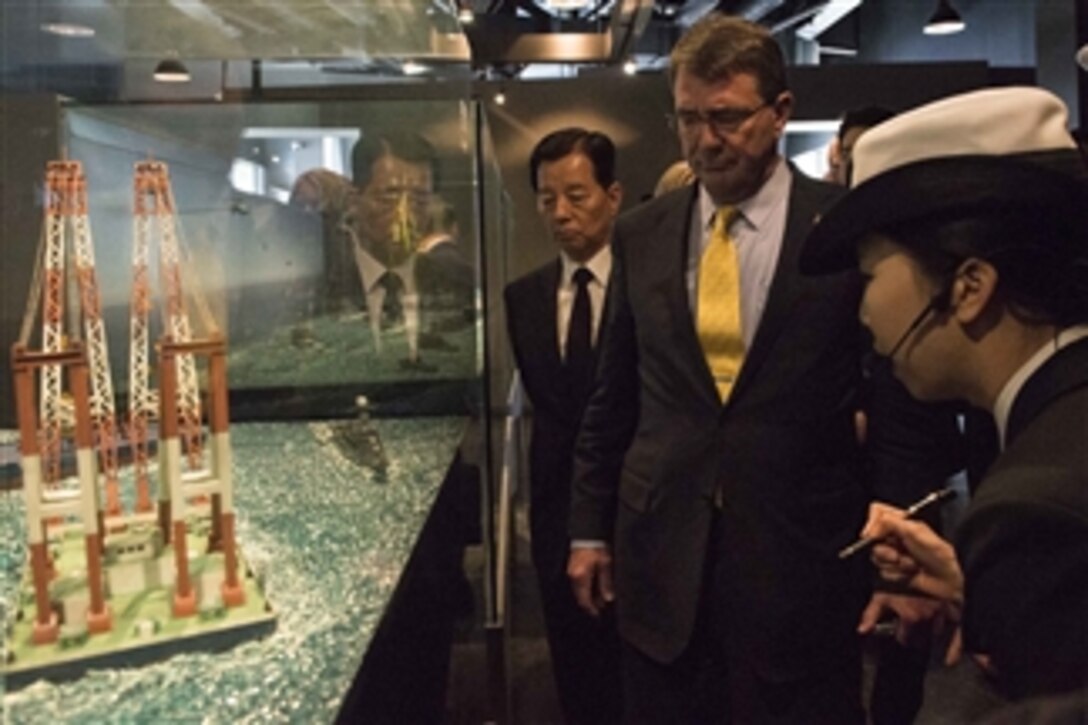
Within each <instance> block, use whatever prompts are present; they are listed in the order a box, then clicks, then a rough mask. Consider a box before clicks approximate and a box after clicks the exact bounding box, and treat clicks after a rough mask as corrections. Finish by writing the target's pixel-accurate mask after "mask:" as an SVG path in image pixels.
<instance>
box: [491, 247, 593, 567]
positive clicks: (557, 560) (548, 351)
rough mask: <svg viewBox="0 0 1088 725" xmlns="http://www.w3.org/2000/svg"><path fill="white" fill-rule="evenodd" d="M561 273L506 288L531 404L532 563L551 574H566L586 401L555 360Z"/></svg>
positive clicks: (546, 269) (553, 265)
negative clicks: (573, 482)
mask: <svg viewBox="0 0 1088 725" xmlns="http://www.w3.org/2000/svg"><path fill="white" fill-rule="evenodd" d="M560 272H561V266H560V263H559V260H555V261H553V262H550V263H548V264H546V265H544V266H542V267H540V268H538V269H536V270H534V271H532V272H530V273H529V274H527V275H525V276H524V277H521V278H519V279H517V280H515V281H514V282H511V283H510V284H509V285H508V286H507V287H506V290H505V301H506V322H507V325H508V327H509V334H510V343H511V345H512V347H513V350H514V359H515V361H516V362H517V366H518V370H519V371H520V373H521V382H522V385H523V386H524V388H525V392H526V393H527V394H528V397H529V401H530V402H531V403H532V405H533V419H532V420H533V422H532V436H531V439H530V444H529V477H530V490H529V493H530V507H529V524H530V527H531V534H532V545H533V561H534V562H535V563H536V566H537V568H538V569H540V568H543V569H545V570H547V571H548V573H550V574H552V575H562V574H563V572H565V571H566V563H567V555H568V553H569V539H568V536H567V520H568V516H569V511H570V484H571V461H572V458H573V455H574V439H575V436H576V434H577V433H578V424H579V422H580V421H581V419H582V412H583V410H584V409H585V405H586V397H587V396H586V395H585V394H584V393H578V392H577V390H576V387H577V386H574V385H570V384H568V383H567V381H566V380H565V377H564V370H563V363H562V360H561V359H560V357H559V341H558V334H557V328H556V317H557V314H558V313H557V302H556V290H557V289H558V286H559V275H560ZM602 319H603V318H602ZM598 349H599V347H598Z"/></svg>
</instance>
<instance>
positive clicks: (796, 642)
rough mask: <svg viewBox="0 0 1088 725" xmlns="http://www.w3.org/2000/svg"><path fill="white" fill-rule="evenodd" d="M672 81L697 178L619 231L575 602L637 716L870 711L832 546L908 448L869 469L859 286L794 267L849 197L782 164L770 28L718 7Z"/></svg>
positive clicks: (852, 718) (588, 448)
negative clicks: (838, 199) (861, 416)
mask: <svg viewBox="0 0 1088 725" xmlns="http://www.w3.org/2000/svg"><path fill="white" fill-rule="evenodd" d="M670 77H671V82H672V91H673V97H674V107H675V122H676V128H677V131H678V133H679V137H680V142H681V146H682V147H683V150H684V154H685V157H686V158H687V159H688V161H689V163H690V164H691V166H692V169H693V170H694V172H695V175H696V177H697V179H698V184H697V185H694V186H692V187H689V188H687V189H681V190H678V191H674V192H671V193H670V194H666V195H664V196H662V197H659V198H657V199H654V200H652V201H649V202H647V203H646V204H643V205H642V206H640V207H638V208H636V209H635V210H633V211H632V212H630V213H628V214H626V215H624V216H622V217H620V219H619V220H618V221H617V224H616V228H615V232H614V236H613V255H614V260H613V261H614V263H613V276H612V282H611V285H610V287H609V303H608V304H609V312H608V321H607V324H606V326H605V337H604V340H603V342H602V350H601V360H600V363H599V365H600V367H599V373H598V378H597V383H596V387H595V391H594V394H593V396H592V398H591V400H590V403H589V405H588V407H587V410H586V414H585V417H584V420H583V425H582V429H581V431H580V433H579V437H578V441H577V445H576V454H575V475H574V495H573V501H572V507H571V508H572V511H571V528H570V533H571V536H572V538H573V539H574V540H575V544H574V545H573V547H572V551H571V557H570V561H569V564H568V573H569V575H570V577H571V579H572V582H573V585H574V587H575V589H576V595H577V597H578V600H579V603H580V604H581V605H582V606H583V607H584V608H585V609H587V610H588V611H590V612H596V613H599V612H601V611H602V610H605V609H607V607H608V604H609V603H610V602H612V601H613V600H614V602H615V608H616V617H617V621H618V627H619V632H620V636H621V639H622V644H623V650H622V659H623V677H624V708H625V713H626V717H627V718H628V719H630V720H632V721H651V722H690V721H695V722H705V721H726V720H730V721H732V722H742V723H750V722H759V723H807V722H822V723H851V722H861V721H862V719H863V714H862V709H861V698H860V674H861V668H860V647H859V642H858V639H857V636H856V633H855V631H854V627H855V624H856V617H857V616H858V614H859V613H860V611H861V608H862V606H863V604H864V602H865V598H866V597H867V595H868V587H867V581H866V579H865V573H864V571H863V569H864V567H863V566H860V565H859V563H858V562H849V561H848V562H842V561H839V560H838V559H837V557H836V556H835V552H836V550H837V549H838V547H840V546H841V545H843V544H845V543H848V542H849V541H850V540H851V539H852V538H853V536H854V535H855V534H856V529H854V528H852V527H853V526H856V525H858V524H860V522H862V521H863V520H864V518H865V513H866V510H867V506H868V504H869V501H870V499H871V497H872V496H874V495H881V494H882V491H881V490H880V487H881V486H883V485H885V484H886V483H887V482H888V481H891V480H894V479H896V478H897V477H898V476H900V475H901V474H900V471H903V470H908V469H909V468H910V466H903V467H900V466H897V465H896V461H898V460H905V461H906V462H909V461H910V460H912V458H911V456H912V453H913V451H912V449H911V447H910V446H895V445H891V443H892V441H889V440H887V439H886V436H885V433H886V432H887V431H891V430H896V427H895V426H884V425H879V426H875V425H874V426H871V430H870V434H869V439H868V443H867V445H868V446H869V447H871V448H872V449H873V450H874V453H879V454H881V455H878V456H875V459H874V462H875V465H874V466H873V471H874V475H873V476H872V477H871V478H870V477H869V476H867V475H866V457H865V456H864V455H863V451H862V449H861V447H860V444H859V443H858V441H857V438H856V435H855V429H854V411H855V408H856V405H857V400H856V394H857V389H858V385H859V382H860V378H861V373H860V360H861V352H862V345H863V341H862V335H861V330H860V327H859V325H858V322H857V317H856V313H855V310H856V305H857V301H858V297H859V292H860V280H859V279H858V277H857V276H856V275H854V274H851V273H844V274H841V275H838V276H836V277H831V278H824V279H818V280H817V279H806V278H804V277H802V276H801V275H800V273H799V271H798V269H797V258H798V254H799V252H800V245H801V242H802V240H803V239H804V236H805V234H806V233H807V232H808V230H809V228H810V227H811V225H812V223H813V220H814V218H815V217H816V216H817V214H818V213H819V212H820V211H821V210H822V209H823V208H824V207H825V206H827V204H828V203H829V202H830V201H831V200H832V199H833V198H834V197H835V195H836V194H837V193H838V191H837V190H836V189H835V187H831V186H829V185H826V184H823V183H820V182H816V181H812V180H809V179H807V178H805V177H804V176H803V175H801V174H800V173H798V172H797V171H795V170H794V169H792V168H791V167H790V166H789V165H788V164H787V163H786V162H785V161H784V160H783V159H782V158H781V157H780V156H779V155H778V151H777V144H778V142H779V140H780V138H781V136H782V134H783V132H784V130H785V125H786V121H787V120H788V119H789V116H790V111H791V109H792V106H793V97H792V95H791V94H790V92H789V91H788V89H787V87H786V81H785V69H784V61H783V58H782V53H781V50H780V49H779V47H778V46H777V44H776V43H775V41H774V39H773V38H772V37H771V35H770V34H769V33H768V32H767V31H766V30H765V29H763V28H760V27H759V26H756V25H753V24H751V23H748V22H746V21H743V20H740V19H735V18H728V17H724V16H720V15H716V14H715V15H711V16H708V17H707V18H705V19H703V20H701V21H700V22H698V23H696V24H695V25H694V26H692V28H691V29H690V30H689V31H688V32H687V33H686V34H685V36H684V37H683V38H681V39H680V41H679V42H678V43H677V45H676V46H675V48H674V50H673V52H672V56H671V68H670ZM876 394H879V391H874V395H876ZM874 423H875V421H874ZM900 454H901V455H900ZM870 483H872V487H870V485H869V484H870ZM925 483H926V484H928V485H930V486H935V485H939V481H932V480H931V481H927V482H925Z"/></svg>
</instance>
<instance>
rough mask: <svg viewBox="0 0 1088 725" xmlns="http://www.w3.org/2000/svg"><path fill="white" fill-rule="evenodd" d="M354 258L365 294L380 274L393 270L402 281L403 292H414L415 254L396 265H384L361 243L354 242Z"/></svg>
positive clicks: (378, 278) (369, 290)
mask: <svg viewBox="0 0 1088 725" xmlns="http://www.w3.org/2000/svg"><path fill="white" fill-rule="evenodd" d="M355 259H356V261H357V262H358V264H359V273H360V274H361V275H362V277H363V291H364V292H365V293H366V294H370V293H371V292H373V291H374V287H375V286H376V285H377V284H378V282H379V281H380V280H381V277H382V275H383V274H385V273H386V272H387V271H389V272H393V273H394V274H396V275H397V276H398V277H400V279H401V282H403V283H404V292H405V294H415V291H416V279H415V266H416V255H414V254H413V255H411V256H409V257H408V259H406V260H404V261H403V262H401V263H400V264H399V265H397V266H396V267H386V266H385V265H384V264H382V263H381V262H379V261H378V260H377V259H375V258H374V257H373V256H372V255H371V254H370V252H368V251H366V249H364V248H363V247H362V245H360V244H356V245H355Z"/></svg>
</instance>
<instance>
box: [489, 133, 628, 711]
mask: <svg viewBox="0 0 1088 725" xmlns="http://www.w3.org/2000/svg"><path fill="white" fill-rule="evenodd" d="M615 155H616V152H615V148H614V146H613V144H612V141H611V140H610V139H609V138H608V137H607V136H605V135H604V134H601V133H598V132H592V131H587V130H584V129H581V128H566V129H562V130H559V131H555V132H553V133H551V134H549V135H548V136H546V137H544V139H542V140H541V141H540V142H539V143H538V144H537V146H536V147H535V148H534V150H533V153H532V155H531V157H530V161H529V178H530V182H531V183H532V187H533V190H534V191H535V192H536V195H537V208H538V210H539V212H540V215H541V218H542V219H543V221H544V223H545V226H546V227H547V228H548V231H549V233H550V235H551V237H552V239H553V241H554V242H555V243H556V245H557V246H558V248H559V258H558V259H556V260H555V261H552V262H549V263H548V264H546V265H544V266H543V267H540V268H539V269H537V270H535V271H533V272H530V273H529V274H527V275H526V276H524V277H521V278H520V279H518V280H516V281H514V282H512V283H511V284H510V285H509V286H508V287H507V288H506V291H505V298H506V316H507V322H508V324H509V327H510V341H511V343H512V346H513V349H514V356H515V359H516V361H517V366H518V370H519V372H520V374H521V381H522V384H523V386H524V387H525V391H526V393H527V394H528V396H529V399H530V401H531V402H532V404H533V426H532V441H531V445H530V453H529V469H530V508H529V523H530V528H531V535H532V553H533V565H534V566H535V568H536V573H537V581H538V582H539V584H540V592H541V598H542V603H543V608H544V621H545V625H546V627H547V636H548V647H549V649H550V651H551V656H552V666H553V671H554V673H555V680H556V685H557V688H558V691H559V699H560V702H561V704H562V707H563V714H564V716H565V717H566V719H567V721H568V722H571V723H606V722H616V721H618V720H619V718H620V715H621V706H620V682H619V642H618V640H617V637H616V632H615V623H614V622H613V621H612V620H611V619H610V618H607V619H595V618H593V617H590V616H589V615H588V614H587V613H585V612H583V611H582V610H581V609H579V608H578V605H577V603H576V602H575V601H574V595H573V593H572V592H571V589H570V582H569V581H568V580H567V577H566V564H567V555H568V553H569V552H570V538H569V536H568V535H567V521H568V517H569V513H570V483H571V459H572V455H573V449H574V438H575V435H576V433H577V431H578V424H579V422H580V421H581V418H582V411H583V410H584V409H585V404H586V400H587V398H588V396H589V391H590V387H591V385H592V375H593V368H594V367H595V366H596V345H595V344H594V341H595V340H597V339H598V337H599V327H600V322H601V319H602V308H603V306H604V299H605V290H606V288H607V286H608V278H609V273H610V271H611V265H612V255H611V251H610V250H609V248H608V242H609V238H610V236H611V233H612V222H613V220H614V219H615V217H616V214H617V213H618V212H619V208H620V203H621V200H622V192H621V190H620V185H619V183H618V182H617V181H616V180H615V173H614V169H615Z"/></svg>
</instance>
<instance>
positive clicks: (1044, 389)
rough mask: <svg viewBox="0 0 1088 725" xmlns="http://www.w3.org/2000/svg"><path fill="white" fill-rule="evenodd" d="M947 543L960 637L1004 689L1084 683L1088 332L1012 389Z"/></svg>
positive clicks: (1087, 649)
mask: <svg viewBox="0 0 1088 725" xmlns="http://www.w3.org/2000/svg"><path fill="white" fill-rule="evenodd" d="M956 548H957V553H958V555H959V559H960V562H961V563H962V565H963V570H964V576H965V579H966V596H965V601H966V608H965V610H964V631H965V634H966V643H967V645H968V647H970V648H971V649H972V650H974V651H976V652H981V653H985V654H988V655H990V657H991V659H992V662H993V664H994V666H995V668H996V670H997V673H998V679H999V682H1000V684H1001V685H1002V686H1003V688H1004V689H1005V690H1006V691H1007V692H1008V694H1009V695H1011V696H1012V697H1015V698H1022V697H1029V696H1037V695H1044V694H1051V693H1056V692H1063V691H1069V690H1074V689H1083V688H1086V687H1088V340H1082V341H1080V342H1077V343H1074V344H1072V345H1070V346H1069V347H1067V348H1065V349H1064V350H1062V351H1060V352H1059V353H1058V354H1057V355H1055V356H1054V357H1052V358H1051V359H1050V360H1048V361H1047V362H1046V364H1044V365H1043V367H1042V368H1040V369H1039V370H1038V371H1036V373H1035V374H1034V375H1032V377H1031V378H1030V379H1029V380H1028V381H1027V383H1026V384H1025V385H1024V387H1023V388H1022V389H1021V390H1020V393H1019V395H1018V396H1017V398H1016V401H1015V402H1014V404H1013V407H1012V411H1011V414H1010V416H1009V423H1008V431H1007V434H1006V448H1005V451H1004V453H1002V454H1001V456H1000V457H999V458H998V460H997V462H996V463H995V464H994V466H993V468H991V470H990V471H989V472H988V473H987V475H986V478H985V479H984V480H983V481H982V483H981V484H980V486H979V489H978V492H977V493H976V496H975V498H974V500H973V501H972V502H971V505H970V507H969V508H968V511H967V514H966V516H965V518H964V521H963V523H962V524H961V525H960V528H959V530H958V532H957V537H956Z"/></svg>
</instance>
